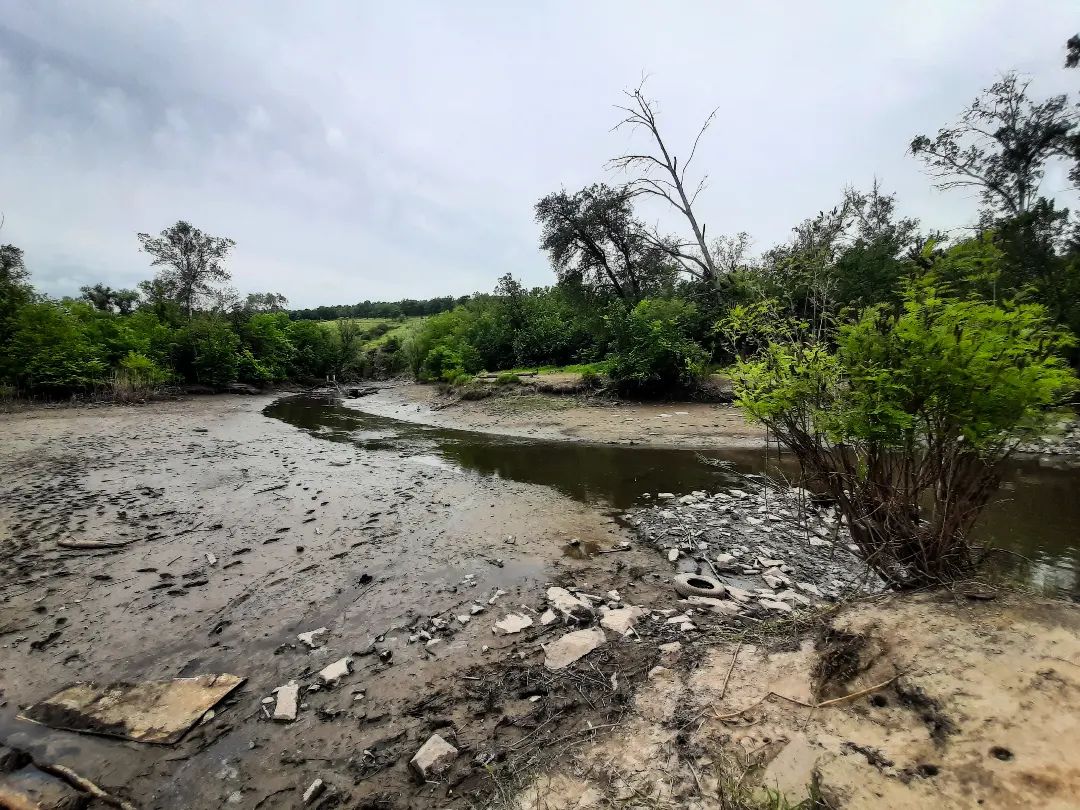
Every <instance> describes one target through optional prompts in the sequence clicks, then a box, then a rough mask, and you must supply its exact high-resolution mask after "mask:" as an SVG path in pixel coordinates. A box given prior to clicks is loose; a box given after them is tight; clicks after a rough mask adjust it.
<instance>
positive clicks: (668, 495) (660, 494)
mask: <svg viewBox="0 0 1080 810" xmlns="http://www.w3.org/2000/svg"><path fill="white" fill-rule="evenodd" d="M656 497H657V498H660V499H662V500H665V501H669V500H671V499H672V498H674V497H675V493H674V492H657V493H656Z"/></svg>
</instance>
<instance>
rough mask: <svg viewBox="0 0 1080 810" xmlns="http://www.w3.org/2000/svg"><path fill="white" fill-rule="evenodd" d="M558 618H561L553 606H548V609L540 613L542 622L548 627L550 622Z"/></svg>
mask: <svg viewBox="0 0 1080 810" xmlns="http://www.w3.org/2000/svg"><path fill="white" fill-rule="evenodd" d="M557 618H559V617H558V616H556V615H555V611H554V610H552V609H551V608H548V609H547V610H545V611H544V612H543V613H541V614H540V624H542V625H543V626H544V627H547V626H548V625H549V624H551V623H552V622H553V621H555V620H556V619H557Z"/></svg>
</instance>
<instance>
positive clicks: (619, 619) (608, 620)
mask: <svg viewBox="0 0 1080 810" xmlns="http://www.w3.org/2000/svg"><path fill="white" fill-rule="evenodd" d="M645 612H646V611H645V610H644V609H643V608H640V607H634V606H630V607H624V608H618V609H616V610H607V611H605V612H604V614H603V615H602V616H601V617H600V626H601V627H603V628H604V629H605V630H610V631H611V632H613V633H618V634H619V635H620V636H626V635H629V634H630V631H631V630H633V629H634V625H635V624H637V620H638V619H640V618H641V617H642V616H644V615H645Z"/></svg>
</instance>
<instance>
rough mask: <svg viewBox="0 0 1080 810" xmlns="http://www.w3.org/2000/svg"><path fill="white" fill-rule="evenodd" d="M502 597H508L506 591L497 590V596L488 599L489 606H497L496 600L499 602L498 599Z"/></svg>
mask: <svg viewBox="0 0 1080 810" xmlns="http://www.w3.org/2000/svg"><path fill="white" fill-rule="evenodd" d="M500 596H506V591H504V590H503V589H502V588H497V589H496V590H495V594H494V596H492V597H491V598H490V599H488V604H489V605H494V604H495V602H496V600H497V599H498V598H499V597H500Z"/></svg>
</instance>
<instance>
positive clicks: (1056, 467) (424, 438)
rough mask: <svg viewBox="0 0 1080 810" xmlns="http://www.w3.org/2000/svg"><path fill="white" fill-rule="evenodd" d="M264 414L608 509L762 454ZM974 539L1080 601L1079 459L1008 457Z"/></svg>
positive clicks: (774, 463) (362, 418) (288, 406)
mask: <svg viewBox="0 0 1080 810" xmlns="http://www.w3.org/2000/svg"><path fill="white" fill-rule="evenodd" d="M263 412H264V413H265V414H266V415H267V416H270V417H273V418H275V419H280V420H282V421H284V422H287V423H289V424H291V425H294V426H296V427H298V428H301V429H303V430H306V431H307V432H309V433H311V434H312V435H314V436H317V437H319V438H323V439H327V440H328V441H334V442H341V443H346V444H352V445H354V446H355V447H356V448H357V452H360V453H397V454H403V455H406V456H412V457H414V458H415V459H416V461H417V462H418V463H428V464H437V465H440V466H450V467H452V468H456V469H459V470H462V471H463V472H467V473H469V474H475V475H487V476H498V477H501V478H506V479H510V480H514V481H522V482H525V483H530V484H538V485H541V486H548V487H551V488H553V489H555V490H558V491H559V492H561V493H563V494H565V495H568V496H570V497H572V498H574V499H576V500H579V501H582V502H584V503H588V504H592V505H595V506H598V507H601V508H606V509H611V510H621V509H626V508H628V507H631V506H634V505H640V504H642V503H644V502H645V501H646V499H645V498H644V497H643V496H644V495H646V494H652V495H655V494H656V493H657V492H672V493H675V494H685V493H687V492H691V491H693V490H696V489H704V490H710V491H713V490H715V489H717V488H721V487H725V486H728V487H730V486H740V485H744V483H745V479H744V478H743V476H744V475H746V474H748V473H761V472H762V471H763V470H764V469H765V463H766V459H765V452H764V451H763V450H761V449H745V448H730V449H707V450H690V449H685V448H660V447H642V446H624V445H607V444H590V443H587V442H561V441H537V440H533V439H521V438H515V437H509V436H497V435H492V434H486V433H475V432H470V431H461V430H449V429H445V428H433V427H426V426H423V425H416V424H413V423H409V422H402V421H399V420H396V419H390V418H387V417H382V416H373V415H370V414H365V413H362V412H360V411H357V410H355V409H353V408H347V407H344V406H342V405H340V404H339V403H337V402H336V401H335V400H333V399H331V398H326V397H314V396H293V397H286V398H283V399H280V400H277V401H276V402H274V403H273V404H271V405H270V406H268V407H267V408H266V409H265V410H264V411H263ZM769 472H770V474H776V473H780V472H782V473H784V474H785V475H789V476H793V475H795V473H796V472H797V467H796V465H795V464H794V462H793V460H792V459H790V458H781V459H779V460H778V459H777V458H776V454H775V451H773V453H772V456H771V458H770V460H769ZM975 534H976V537H977V538H978V540H979V541H981V542H986V543H990V544H993V545H995V546H997V547H1000V548H1003V549H1007V550H1008V551H1010V552H1012V553H1011V554H1010V555H1009V557H1010V567H1011V568H1012V570H1014V571H1016V572H1017V573H1019V574H1020V575H1021V576H1022V577H1024V578H1025V579H1026V580H1027V581H1029V582H1031V583H1033V584H1036V585H1040V586H1047V587H1051V588H1054V589H1056V590H1059V591H1060V592H1062V593H1064V594H1067V595H1070V596H1072V597H1073V598H1080V463H1077V462H1076V461H1073V462H1069V461H1065V460H1062V459H1060V458H1054V459H1038V458H1022V459H1014V460H1013V461H1011V462H1010V463H1009V466H1008V469H1007V471H1006V474H1005V480H1004V483H1003V485H1002V488H1001V491H1000V492H999V494H998V496H997V497H996V498H995V500H994V501H993V502H992V503H991V504H990V505H989V506H988V507H987V509H986V512H985V513H984V514H983V516H982V518H981V519H980V523H979V526H978V527H977V529H976V533H975Z"/></svg>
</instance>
